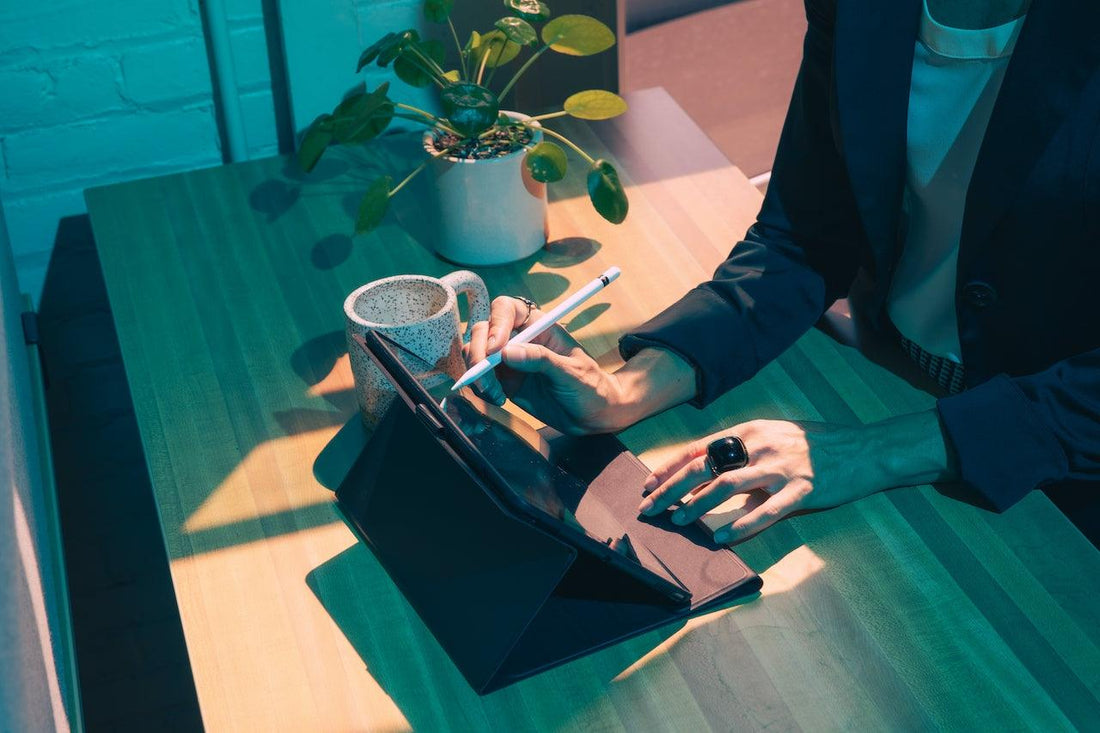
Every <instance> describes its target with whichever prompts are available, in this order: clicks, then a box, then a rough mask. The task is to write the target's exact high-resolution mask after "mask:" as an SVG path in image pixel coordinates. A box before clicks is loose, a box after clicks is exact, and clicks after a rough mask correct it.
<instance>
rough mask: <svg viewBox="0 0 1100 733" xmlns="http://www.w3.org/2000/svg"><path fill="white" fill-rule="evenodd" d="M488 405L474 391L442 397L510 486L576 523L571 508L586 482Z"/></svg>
mask: <svg viewBox="0 0 1100 733" xmlns="http://www.w3.org/2000/svg"><path fill="white" fill-rule="evenodd" d="M464 391H465V390H464ZM488 407H490V406H487V405H486V404H485V403H482V402H481V400H479V399H478V398H477V397H475V396H473V395H463V394H455V395H451V396H450V397H448V398H447V399H446V400H444V401H443V411H444V412H445V413H446V414H447V416H448V417H449V418H451V420H452V421H454V423H455V425H457V426H458V429H459V430H461V431H462V433H463V435H465V436H466V437H467V438H469V440H470V442H471V443H473V444H474V447H475V448H477V450H478V451H479V452H480V453H481V454H482V455H483V456H484V457H485V459H486V460H487V461H488V463H489V464H490V465H491V466H492V467H493V468H495V469H496V470H497V472H499V473H500V475H501V477H503V478H504V480H505V483H506V484H507V485H508V488H509V489H511V490H512V491H513V492H515V493H516V494H517V495H519V496H520V498H522V499H523V500H524V501H525V502H526V503H527V504H529V505H531V506H533V507H535V508H537V509H539V510H540V511H542V512H545V513H546V514H548V515H550V516H551V517H553V518H555V519H560V520H565V521H567V522H569V523H570V524H573V525H574V526H578V525H576V519H574V517H573V511H574V510H575V508H576V506H575V504H576V502H578V501H579V500H580V497H581V496H583V495H584V492H585V489H586V487H585V485H584V484H583V483H582V482H581V481H580V480H579V479H577V478H575V477H573V476H571V475H570V474H568V473H566V472H565V471H563V470H562V469H560V468H558V467H557V466H555V465H553V464H552V463H551V462H550V461H549V460H547V456H546V455H544V454H543V453H541V452H540V451H539V450H537V449H536V447H535V446H532V445H531V444H530V442H529V440H524V439H523V438H521V437H520V436H519V435H517V434H516V432H515V431H514V430H513V429H511V428H510V427H508V426H507V425H505V424H503V422H501V421H498V420H497V419H494V418H493V417H491V415H492V411H491V410H489V409H487V408H488ZM532 432H533V431H532ZM570 505H572V506H570Z"/></svg>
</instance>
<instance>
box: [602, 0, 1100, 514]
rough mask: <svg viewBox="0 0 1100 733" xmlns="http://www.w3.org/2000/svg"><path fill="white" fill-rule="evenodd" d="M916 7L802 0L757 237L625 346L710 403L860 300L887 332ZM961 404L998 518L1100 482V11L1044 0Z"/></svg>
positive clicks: (974, 196)
mask: <svg viewBox="0 0 1100 733" xmlns="http://www.w3.org/2000/svg"><path fill="white" fill-rule="evenodd" d="M920 9H921V0H890V1H889V2H882V0H806V15H807V18H808V20H809V28H808V30H807V33H806V39H805V44H804V48H803V54H804V55H803V60H802V66H801V69H800V70H799V74H798V79H797V81H796V83H795V89H794V94H793V97H792V99H791V106H790V110H789V111H788V114H787V120H786V123H785V125H784V127H783V134H782V137H781V139H780V143H779V150H778V152H777V154H776V160H775V165H774V168H773V173H772V179H771V183H770V185H769V188H768V193H767V196H766V197H765V199H764V204H763V207H762V209H761V211H760V214H759V216H758V218H757V222H756V224H755V225H754V226H753V227H752V228H751V229H750V230H749V231H748V233H747V234H746V235H745V239H744V240H743V241H742V242H739V243H738V244H737V245H736V246H735V247H734V249H733V251H732V252H731V253H730V256H729V259H727V260H726V261H725V262H723V263H722V265H721V266H719V268H718V269H717V271H716V272H715V273H714V278H713V279H712V280H710V281H709V282H706V283H703V284H701V285H699V286H698V287H696V288H695V289H693V290H691V291H690V292H688V293H687V294H686V295H685V296H684V297H683V298H682V299H681V300H680V301H678V302H677V303H676V304H674V305H673V306H671V307H670V308H668V309H667V310H666V311H664V312H662V313H660V314H659V315H657V316H656V317H655V318H653V319H652V320H650V321H649V322H647V323H646V324H644V325H643V326H642V327H641V328H640V329H638V330H637V331H636V332H633V333H630V334H627V335H626V336H624V337H623V339H622V340H621V342H620V350H621V351H622V353H623V356H624V357H629V356H631V355H633V354H634V353H636V352H637V351H638V350H640V349H641V348H643V347H644V346H647V345H656V346H662V347H664V348H668V349H671V350H672V351H674V352H676V353H678V354H679V355H681V356H682V357H683V358H685V359H687V360H688V361H689V362H691V363H692V364H693V365H694V367H695V369H696V374H697V377H698V392H697V397H696V402H697V404H700V405H702V404H706V403H708V402H710V401H711V400H713V399H715V398H716V397H717V396H719V395H720V394H722V393H724V392H726V391H727V390H729V389H730V388H732V387H734V386H736V385H737V384H740V383H741V382H742V381H744V380H745V379H747V378H749V377H750V376H752V375H753V374H755V373H756V371H757V370H758V369H760V368H761V367H762V366H763V365H764V364H766V363H767V362H768V361H770V360H771V359H773V358H774V357H776V356H777V355H778V354H780V353H781V352H782V351H783V350H785V349H786V348H787V347H788V346H790V345H791V344H792V343H793V342H794V341H795V340H796V339H797V338H798V337H799V336H801V335H802V334H803V333H804V332H805V331H806V330H807V329H809V328H810V327H811V326H813V324H814V323H815V322H816V321H817V320H818V319H819V318H820V317H821V315H822V314H823V313H824V311H825V310H826V309H827V308H828V307H829V305H831V304H832V303H833V301H835V300H836V299H837V298H839V297H843V296H844V295H845V294H846V293H847V292H848V290H849V288H850V287H851V284H852V282H853V280H854V278H855V275H856V273H857V271H858V270H859V269H860V268H861V267H862V268H864V269H865V270H866V271H867V272H868V273H869V274H870V275H871V277H872V278H873V280H874V282H875V283H876V285H875V289H874V293H875V295H874V298H873V299H872V302H873V304H874V309H875V310H876V312H877V313H878V315H879V317H880V318H881V317H882V310H883V303H884V302H885V295H886V293H887V291H888V289H889V284H890V278H891V275H892V274H893V271H894V267H895V265H896V263H897V260H898V255H899V250H900V245H901V238H900V237H901V234H900V229H899V218H900V216H899V214H900V208H901V195H902V190H903V178H904V169H905V146H906V130H905V127H906V119H907V113H908V109H907V108H908V102H909V79H910V75H911V71H912V64H913V47H914V42H915V40H916V36H917V30H918V25H919V19H920ZM956 296H957V299H958V300H957V312H958V320H959V340H960V342H961V346H962V356H963V361H964V362H965V364H966V367H967V372H966V375H967V389H966V391H964V392H962V393H961V394H959V395H956V396H953V397H947V398H944V399H941V400H939V402H938V408H939V412H940V415H941V418H942V422H943V425H944V426H945V429H946V431H947V433H948V435H949V438H950V440H951V442H952V443H953V445H954V449H955V451H956V453H957V456H958V459H959V468H960V471H961V474H962V478H963V479H964V480H965V481H966V482H967V483H969V484H970V485H972V486H973V487H975V488H976V489H978V490H979V491H981V492H982V493H983V494H985V495H986V496H987V497H988V498H989V499H990V500H991V501H992V502H993V504H994V505H995V506H997V507H998V508H1002V509H1003V508H1005V507H1008V506H1010V505H1011V504H1013V503H1014V502H1015V501H1017V500H1018V499H1019V498H1020V497H1021V496H1023V495H1024V494H1025V493H1026V492H1027V491H1029V490H1031V489H1033V488H1036V487H1039V486H1045V485H1047V484H1050V483H1053V482H1058V481H1061V480H1066V479H1083V480H1100V311H1098V301H1100V2H1098V1H1097V0H1034V1H1033V3H1032V5H1031V8H1030V9H1029V12H1028V16H1027V18H1026V20H1025V21H1024V27H1023V29H1022V30H1021V32H1020V36H1019V38H1018V40H1017V43H1016V48H1015V51H1014V53H1013V56H1012V59H1011V61H1010V62H1009V66H1008V69H1007V71H1006V72H1005V77H1004V81H1003V83H1002V86H1001V90H1000V94H999V96H998V99H997V102H996V105H995V107H994V109H993V114H992V117H991V119H990V121H989V127H988V129H987V131H986V135H985V139H984V141H983V143H982V147H981V152H980V153H979V156H978V160H977V164H976V167H975V169H974V174H973V177H972V179H971V183H970V189H969V191H968V193H967V198H966V212H965V217H964V221H963V230H962V239H961V242H960V245H959V263H958V283H957V289H956Z"/></svg>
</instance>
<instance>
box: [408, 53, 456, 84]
mask: <svg viewBox="0 0 1100 733" xmlns="http://www.w3.org/2000/svg"><path fill="white" fill-rule="evenodd" d="M408 48H409V49H410V50H411V51H412V52H413V55H414V56H415V57H416V59H417V60H418V61H419V62H421V63H420V70H421V71H423V72H424V73H426V74H427V75H428V76H430V77H432V80H433V81H434V82H435V83H436V84H438V85H439V87H440V88H441V89H442V88H443V87H444V86H446V83H447V72H445V71H444V70H443V67H441V66H440V65H439V64H437V63H436V62H435V61H434V60H433V59H432V58H430V57H428V56H427V55H425V54H424V53H423V52H422V51H421V50H420V49H419V48H417V47H416V45H415V44H412V45H409V47H408Z"/></svg>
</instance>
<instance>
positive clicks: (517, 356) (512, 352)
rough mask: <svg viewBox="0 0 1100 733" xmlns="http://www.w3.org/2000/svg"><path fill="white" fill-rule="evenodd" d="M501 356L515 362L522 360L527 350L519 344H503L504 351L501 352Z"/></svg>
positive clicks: (505, 359)
mask: <svg viewBox="0 0 1100 733" xmlns="http://www.w3.org/2000/svg"><path fill="white" fill-rule="evenodd" d="M501 356H503V357H504V361H510V362H512V363H513V364H517V363H520V362H522V361H523V359H524V357H525V356H527V352H526V351H524V350H523V348H522V347H520V346H505V347H504V351H502V352H501Z"/></svg>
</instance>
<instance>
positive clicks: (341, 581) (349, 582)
mask: <svg viewBox="0 0 1100 733" xmlns="http://www.w3.org/2000/svg"><path fill="white" fill-rule="evenodd" d="M306 584H307V585H308V586H309V588H310V590H311V591H313V594H314V595H315V596H316V597H317V600H318V601H320V603H321V605H322V606H323V607H324V608H325V611H326V612H327V613H328V614H329V616H330V617H331V618H332V620H333V621H334V622H336V625H337V626H338V627H339V628H340V631H341V632H342V633H343V634H344V636H345V638H346V639H347V640H348V642H349V643H350V644H351V645H352V647H353V648H354V649H355V651H356V653H357V654H358V655H359V657H360V658H361V659H362V660H363V662H364V664H366V666H367V670H368V672H369V673H370V675H371V676H372V677H373V678H374V680H375V681H376V682H377V683H378V685H379V686H380V687H381V688H382V689H383V690H384V691H385V692H386V694H387V695H389V696H390V698H391V699H392V700H393V702H394V704H395V705H397V707H398V708H399V709H400V710H401V713H402V714H403V715H404V716H405V718H406V719H407V720H408V722H409V725H410V726H412V728H413V729H414V730H439V729H441V728H442V727H446V726H447V725H452V726H455V727H458V728H461V727H464V726H463V725H462V724H461V723H458V722H457V721H458V720H459V718H458V716H460V715H461V714H462V712H463V711H467V712H468V711H470V710H474V709H478V708H482V709H484V711H485V713H486V715H487V717H488V718H489V719H490V720H498V721H500V720H503V718H502V717H498V715H496V714H495V713H494V710H495V709H498V708H500V709H501V713H500V715H501V716H503V715H506V714H507V713H506V712H505V711H504V710H503V708H505V707H507V708H508V709H510V710H511V709H515V708H516V707H517V705H518V706H521V707H522V705H523V703H521V702H519V697H520V696H521V695H523V697H524V698H525V699H529V700H530V699H541V700H548V699H553V700H554V704H553V705H551V706H546V707H543V708H541V709H540V710H539V715H538V722H539V725H540V726H542V727H548V728H555V729H556V728H559V727H561V726H562V725H565V724H566V723H567V722H568V721H570V720H572V719H574V718H575V717H576V716H577V714H578V713H579V712H581V711H582V710H584V709H585V708H586V707H587V706H589V705H591V704H592V703H593V702H595V701H596V700H598V699H599V698H600V697H602V696H603V695H604V694H605V693H606V691H607V689H608V688H609V687H610V686H611V685H612V684H613V680H614V678H615V676H616V675H617V674H619V673H621V672H622V671H623V669H624V667H626V666H628V665H629V664H630V662H631V660H636V659H638V658H639V657H641V656H644V655H645V654H647V653H649V652H651V651H653V650H654V649H655V648H656V647H658V646H660V645H661V644H662V643H663V642H664V641H665V640H667V639H668V638H669V637H670V636H672V635H673V634H675V633H677V631H678V630H680V629H682V628H683V626H684V622H677V623H674V624H671V625H669V626H666V627H664V628H662V629H660V630H657V631H654V632H650V633H648V634H645V635H643V636H642V637H638V638H635V639H632V640H629V641H627V642H624V643H622V644H620V645H617V646H616V647H613V649H614V650H617V652H618V653H612V654H608V653H607V652H604V653H603V654H601V655H597V656H596V657H591V656H589V657H584V658H582V659H580V660H575V661H573V662H570V663H568V664H566V665H563V666H562V667H558V668H555V669H552V670H549V671H547V672H543V673H541V674H539V675H536V676H535V677H532V678H530V679H527V680H522V681H520V682H518V683H516V684H514V685H510V686H508V687H505V688H503V689H501V690H498V691H496V692H493V693H491V694H489V695H485V696H479V695H478V694H477V693H475V692H474V690H473V688H471V687H470V686H469V684H467V682H466V681H465V679H464V678H463V677H462V675H461V673H460V672H459V670H458V668H457V667H455V665H454V663H453V662H452V661H451V660H450V658H449V657H448V656H447V654H446V652H445V651H444V650H443V648H442V647H441V646H440V645H439V643H438V642H437V641H436V640H435V638H434V637H433V636H432V634H431V632H430V631H429V630H428V629H427V627H426V626H424V624H423V622H421V621H420V619H419V617H418V616H417V615H416V613H415V612H414V611H413V610H412V608H411V607H410V606H409V605H408V603H407V602H406V601H405V599H404V597H403V596H402V595H401V594H400V592H399V591H398V589H397V588H396V587H395V586H394V585H393V583H392V581H391V580H390V579H389V577H388V576H387V575H386V572H385V570H384V569H383V568H382V567H381V565H380V564H379V563H378V562H377V561H376V560H375V559H374V557H373V556H372V555H371V553H370V551H369V550H368V549H367V548H366V547H365V546H364V545H362V544H361V543H357V544H356V545H354V546H353V547H349V548H348V549H347V550H344V551H343V552H341V553H340V554H338V555H336V556H335V557H333V558H332V559H331V560H329V561H327V562H325V563H324V564H322V565H320V566H319V567H317V568H316V569H314V570H313V571H312V572H310V573H309V574H308V575H307V576H306ZM368 589H369V590H370V591H372V592H370V593H369V595H368V594H367V592H366V591H367V590H368ZM387 619H388V621H387ZM624 650H625V651H626V655H625V656H624V654H623V653H622V652H623V651H624ZM594 659H595V660H596V661H595V662H594V661H593V660H594ZM608 659H611V660H612V661H611V663H610V665H609V664H608V662H607V660H608ZM582 678H587V679H585V682H586V684H577V680H578V679H582ZM531 688H536V690H535V691H532V689H531ZM538 688H542V689H541V690H540V689H538ZM563 689H568V690H569V691H570V695H569V697H568V698H564V697H561V696H560V693H561V691H562V690H563ZM437 695H443V696H445V697H444V698H443V699H440V698H439V697H436V696H437ZM513 714H514V713H513ZM550 716H553V717H550ZM467 723H469V724H470V726H472V727H477V726H476V724H475V723H474V721H467Z"/></svg>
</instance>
